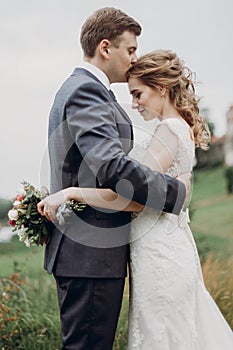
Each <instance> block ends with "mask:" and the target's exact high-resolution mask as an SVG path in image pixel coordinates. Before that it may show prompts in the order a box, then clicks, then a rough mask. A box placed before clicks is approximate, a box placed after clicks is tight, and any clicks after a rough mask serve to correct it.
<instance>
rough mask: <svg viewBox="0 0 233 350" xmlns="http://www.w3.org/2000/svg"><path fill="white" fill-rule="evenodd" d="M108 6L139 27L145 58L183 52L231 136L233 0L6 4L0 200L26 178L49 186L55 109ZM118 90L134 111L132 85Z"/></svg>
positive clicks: (0, 55)
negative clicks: (96, 14) (88, 33)
mask: <svg viewBox="0 0 233 350" xmlns="http://www.w3.org/2000/svg"><path fill="white" fill-rule="evenodd" d="M104 6H114V7H117V8H120V9H122V10H123V11H125V12H126V13H128V14H129V15H131V16H133V17H134V18H135V19H137V20H138V21H139V22H140V23H141V25H142V27H143V33H142V35H141V37H140V38H139V51H138V54H139V55H141V54H144V53H146V52H149V51H152V50H156V49H171V50H173V51H176V52H177V53H178V55H179V56H180V57H181V58H182V59H183V60H184V61H185V63H186V65H187V66H189V67H190V68H191V69H192V70H193V71H195V72H196V76H197V80H198V81H199V82H200V85H199V86H198V88H197V92H198V94H199V95H200V96H202V102H201V107H205V108H208V109H209V111H210V114H209V117H210V119H211V120H212V121H213V122H214V123H215V126H216V133H217V135H219V136H221V135H223V134H224V133H225V130H226V112H227V110H228V108H229V106H230V105H232V104H233V87H232V85H233V69H232V63H233V44H232V37H233V20H232V14H233V1H232V0H221V1H220V0H195V1H194V0H193V1H190V0H177V1H174V0H167V1H160V2H159V1H155V0H144V1H140V2H136V1H123V0H119V1H100V0H85V1H77V0H76V1H75V0H66V1H65V0H46V1H45V0H40V1H33V0H21V1H16V0H14V1H13V0H8V1H3V0H0V23H1V31H0V43H1V47H0V62H1V64H0V96H1V138H0V164H1V177H0V180H1V181H0V196H5V197H8V198H10V197H12V196H13V195H14V194H15V191H16V189H17V187H18V185H19V183H20V181H21V180H23V179H26V180H28V181H30V182H32V183H33V184H35V185H36V186H37V185H41V184H46V185H48V173H47V171H46V162H43V161H42V158H43V153H44V150H45V148H46V141H47V123H48V114H49V110H50V107H51V104H52V102H53V98H54V95H55V93H56V91H57V89H58V88H59V86H60V85H61V83H62V82H63V81H64V80H65V78H66V77H67V76H68V75H69V74H70V73H71V72H72V71H73V68H74V67H75V66H77V65H78V64H80V63H81V62H82V53H81V49H80V45H79V33H80V27H81V25H82V23H83V22H84V21H85V19H86V17H87V16H89V15H90V14H91V13H92V12H93V11H95V10H96V9H98V8H100V7H104ZM113 89H114V90H115V92H116V94H117V97H118V99H119V100H120V102H122V103H123V104H126V105H127V107H128V106H129V104H130V97H129V95H128V90H127V87H126V86H125V85H123V84H117V85H115V86H114V87H113ZM129 111H130V108H129ZM41 169H42V170H41Z"/></svg>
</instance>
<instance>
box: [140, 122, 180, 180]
mask: <svg viewBox="0 0 233 350" xmlns="http://www.w3.org/2000/svg"><path fill="white" fill-rule="evenodd" d="M178 148H179V138H178V137H177V134H176V133H175V132H174V130H173V129H171V128H170V126H169V124H168V123H166V122H165V121H163V122H160V123H159V124H158V125H157V127H156V129H155V131H154V135H153V136H152V138H151V141H150V145H149V147H148V149H147V152H146V153H145V155H144V158H143V160H142V162H143V163H144V164H145V165H147V166H148V167H150V168H151V169H152V170H157V171H159V172H162V173H165V172H166V171H167V170H168V169H169V167H170V166H171V165H172V163H173V162H174V160H175V159H176V155H177V152H178Z"/></svg>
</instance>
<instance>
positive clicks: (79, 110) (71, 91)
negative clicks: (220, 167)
mask: <svg viewBox="0 0 233 350" xmlns="http://www.w3.org/2000/svg"><path fill="white" fill-rule="evenodd" d="M132 142H133V131H132V125H131V121H130V119H129V117H128V115H127V114H126V112H125V111H124V110H123V109H122V108H121V106H120V105H119V104H118V103H117V102H116V101H113V97H112V96H111V94H110V93H109V91H108V90H107V89H106V87H105V86H104V85H103V84H102V83H101V82H100V81H99V80H98V79H97V78H96V77H95V76H94V75H92V74H91V73H90V72H88V71H87V70H85V69H82V68H76V69H75V70H74V72H73V74H72V75H71V76H70V77H69V78H68V79H67V80H66V81H65V82H64V84H63V85H62V86H61V88H60V90H59V91H58V93H57V95H56V97H55V101H54V104H53V106H52V109H51V112H50V117H49V155H50V165H51V193H54V192H56V191H58V190H60V189H62V188H66V187H68V186H79V187H97V188H110V189H112V190H113V191H115V192H118V193H119V194H121V195H123V196H125V197H127V198H129V199H132V200H135V201H137V202H139V203H142V204H146V205H148V206H150V207H153V208H155V209H157V210H163V211H167V212H172V213H174V214H178V213H179V212H180V210H181V208H182V204H183V201H184V198H185V187H184V185H183V184H182V183H180V182H179V181H177V180H175V179H172V178H170V177H168V176H164V175H162V174H160V173H157V172H153V171H151V170H150V169H149V168H147V167H146V166H143V165H141V164H140V163H138V162H137V161H136V160H133V159H131V158H130V157H129V156H128V153H129V151H130V150H131V149H132V146H133V143H132ZM130 220H131V215H130V213H127V212H123V211H122V212H114V211H111V210H104V209H98V208H92V207H87V208H86V209H85V210H84V211H83V212H81V213H79V214H78V215H76V214H73V215H71V216H70V217H69V218H68V219H67V222H66V225H65V226H63V227H58V226H56V227H55V228H54V229H53V231H52V232H51V240H50V242H49V243H48V244H47V247H46V252H45V268H46V269H47V270H48V272H49V273H51V272H53V273H55V274H56V275H58V276H79V277H123V276H125V275H126V266H127V260H128V239H129V231H130Z"/></svg>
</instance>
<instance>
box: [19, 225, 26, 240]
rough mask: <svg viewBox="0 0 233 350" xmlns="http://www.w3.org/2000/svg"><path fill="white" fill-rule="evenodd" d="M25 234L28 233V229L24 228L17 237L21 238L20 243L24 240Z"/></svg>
mask: <svg viewBox="0 0 233 350" xmlns="http://www.w3.org/2000/svg"><path fill="white" fill-rule="evenodd" d="M25 232H26V229H25V228H24V227H22V228H21V229H20V230H18V232H17V235H18V236H19V240H20V241H23V240H24V236H25Z"/></svg>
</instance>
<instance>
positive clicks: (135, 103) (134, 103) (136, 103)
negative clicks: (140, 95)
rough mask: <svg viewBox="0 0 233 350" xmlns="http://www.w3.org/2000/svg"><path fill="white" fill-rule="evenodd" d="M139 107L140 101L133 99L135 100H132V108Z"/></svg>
mask: <svg viewBox="0 0 233 350" xmlns="http://www.w3.org/2000/svg"><path fill="white" fill-rule="evenodd" d="M138 107H139V103H138V102H137V101H136V100H134V99H133V101H132V108H133V109H136V108H138Z"/></svg>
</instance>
